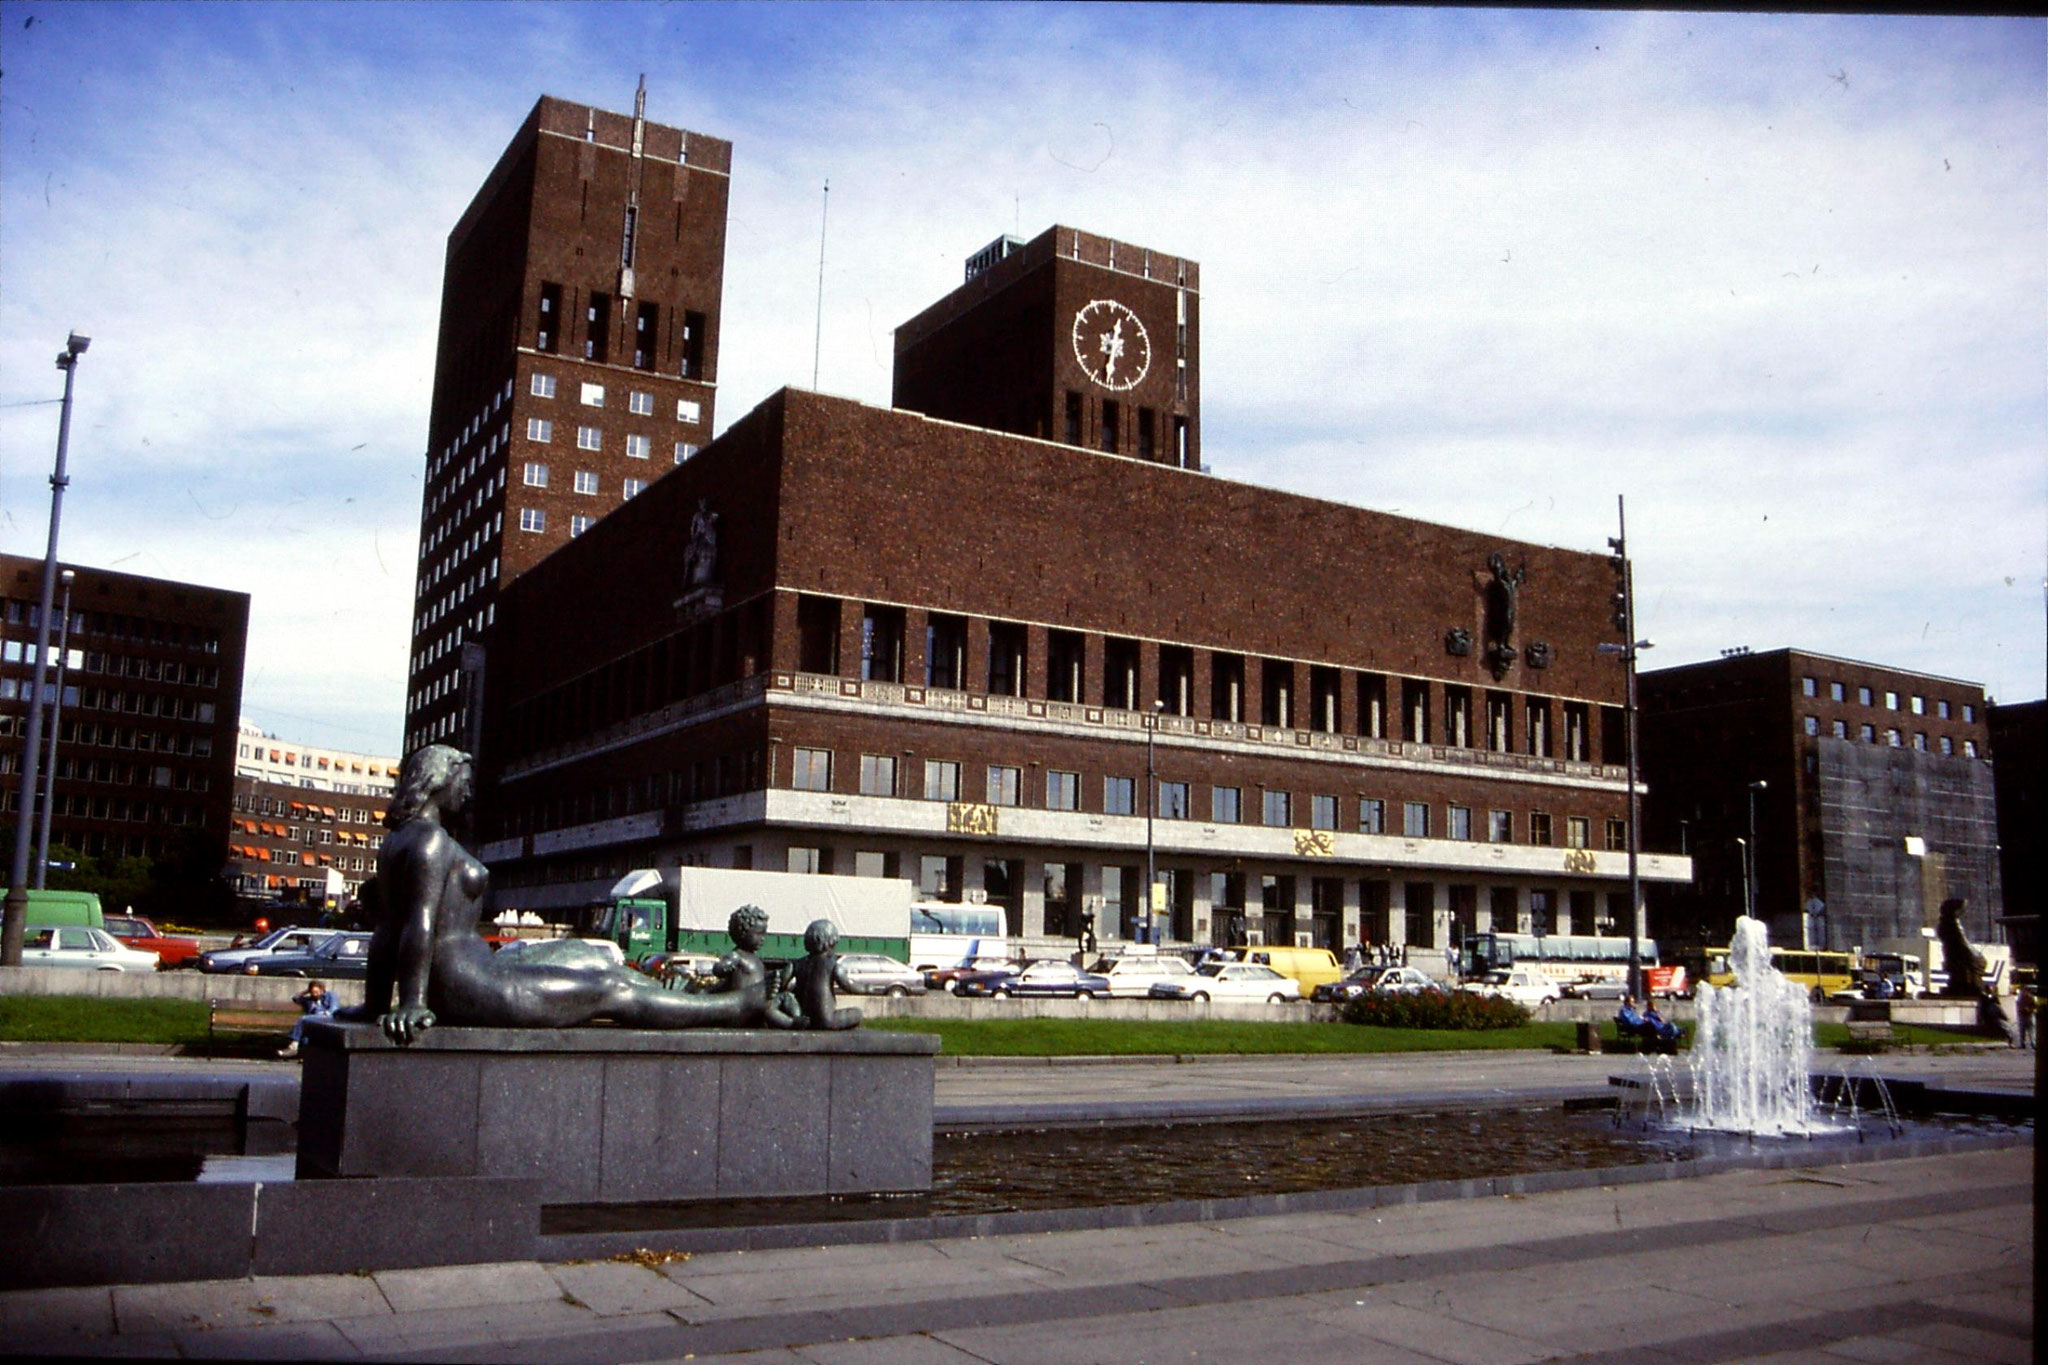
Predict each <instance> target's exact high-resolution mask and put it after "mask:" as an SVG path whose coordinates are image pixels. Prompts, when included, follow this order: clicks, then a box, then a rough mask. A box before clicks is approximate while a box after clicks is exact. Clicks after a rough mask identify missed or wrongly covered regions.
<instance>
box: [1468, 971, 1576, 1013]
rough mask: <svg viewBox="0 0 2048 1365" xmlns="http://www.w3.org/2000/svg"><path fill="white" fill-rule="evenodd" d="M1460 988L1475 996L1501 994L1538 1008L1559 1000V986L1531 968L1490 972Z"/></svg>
mask: <svg viewBox="0 0 2048 1365" xmlns="http://www.w3.org/2000/svg"><path fill="white" fill-rule="evenodd" d="M1458 989H1460V990H1462V991H1468V992H1470V993H1471V994H1473V995H1498V996H1502V997H1505V998H1506V999H1509V1000H1512V1001H1514V1002H1515V1003H1516V1004H1517V1005H1527V1006H1528V1007H1529V1008H1530V1009H1535V1008H1536V1007H1538V1006H1539V1005H1547V1004H1549V1003H1550V1002H1551V1001H1553V1000H1555V999H1557V998H1558V990H1557V983H1556V982H1555V981H1552V980H1551V979H1550V978H1549V977H1547V976H1545V975H1544V974H1543V973H1541V972H1539V971H1536V970H1535V969H1534V968H1530V967H1507V968H1501V969H1497V970H1495V971H1490V972H1488V973H1487V974H1486V975H1485V976H1483V977H1481V978H1479V980H1477V981H1467V982H1466V983H1465V984H1464V985H1463V986H1460V987H1459V988H1458Z"/></svg>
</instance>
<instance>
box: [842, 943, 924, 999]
mask: <svg viewBox="0 0 2048 1365" xmlns="http://www.w3.org/2000/svg"><path fill="white" fill-rule="evenodd" d="M839 978H840V980H841V981H842V982H843V983H844V984H845V987H846V989H847V990H848V991H849V992H851V993H852V994H854V995H923V994H924V992H925V984H924V973H923V972H920V971H917V970H915V969H913V968H911V967H908V966H905V965H904V964H903V963H901V962H898V961H897V960H896V959H895V958H893V957H888V956H886V955H884V954H882V953H846V954H843V955H842V956H841V957H840V959H839Z"/></svg>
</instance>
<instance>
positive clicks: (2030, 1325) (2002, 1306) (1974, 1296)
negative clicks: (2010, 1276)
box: [1927, 1267, 2035, 1336]
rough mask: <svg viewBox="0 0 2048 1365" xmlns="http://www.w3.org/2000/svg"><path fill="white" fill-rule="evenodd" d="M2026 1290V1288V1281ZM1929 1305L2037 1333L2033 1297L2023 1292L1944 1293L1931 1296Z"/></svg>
mask: <svg viewBox="0 0 2048 1365" xmlns="http://www.w3.org/2000/svg"><path fill="white" fill-rule="evenodd" d="M2015 1268H2019V1267H2015ZM2019 1287H2020V1288H2021V1290H2022V1291H2024V1290H2025V1289H2026V1287H2027V1286H2026V1284H2025V1283H2024V1282H2023V1283H2022V1284H2021V1285H2020V1286H2019ZM1927 1302H1929V1303H1932V1304H1934V1305H1936V1306H1937V1307H1941V1308H1953V1309H1957V1310H1959V1311H1961V1312H1965V1313H1972V1314H1976V1315H1979V1316H1982V1317H1987V1318H1994V1319H1998V1320H1999V1321H2002V1322H2004V1323H2006V1324H2007V1325H2008V1326H2010V1327H2011V1328H2012V1329H2013V1330H2014V1331H2015V1332H2019V1333H2023V1334H2025V1335H2028V1336H2032V1335H2033V1331H2034V1317H2035V1314H2034V1299H2033V1295H2032V1294H2030V1293H2026V1292H2021V1293H2020V1294H2018V1295H2015V1294H2013V1293H2011V1292H2010V1291H2009V1290H2007V1291H1999V1290H1995V1289H1982V1288H1980V1289H1973V1290H1970V1291H1967V1292H1965V1293H1961V1294H1942V1295H1938V1296H1933V1297H1930V1298H1929V1299H1928V1300H1927Z"/></svg>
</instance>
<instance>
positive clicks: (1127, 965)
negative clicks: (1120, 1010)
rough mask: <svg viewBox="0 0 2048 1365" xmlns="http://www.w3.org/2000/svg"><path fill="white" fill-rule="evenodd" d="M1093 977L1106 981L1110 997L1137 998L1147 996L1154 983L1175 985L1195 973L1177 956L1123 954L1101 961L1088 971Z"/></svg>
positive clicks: (1185, 960) (1186, 962)
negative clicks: (1172, 983)
mask: <svg viewBox="0 0 2048 1365" xmlns="http://www.w3.org/2000/svg"><path fill="white" fill-rule="evenodd" d="M1088 970H1089V971H1091V972H1093V973H1095V974H1096V975H1097V976H1102V977H1107V978H1109V993H1110V995H1111V996H1137V997H1139V998H1141V999H1142V998H1143V997H1144V996H1146V995H1149V994H1151V991H1152V983H1153V982H1155V981H1179V980H1182V979H1184V978H1186V977H1189V976H1193V975H1194V972H1195V969H1194V968H1193V967H1190V966H1189V965H1188V960H1187V959H1186V958H1184V957H1182V956H1180V954H1178V953H1125V954H1123V955H1121V956H1119V957H1105V958H1102V959H1099V960H1098V961H1097V962H1096V964H1095V965H1094V966H1092V967H1090V968H1089V969H1088Z"/></svg>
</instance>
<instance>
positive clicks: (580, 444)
mask: <svg viewBox="0 0 2048 1365" xmlns="http://www.w3.org/2000/svg"><path fill="white" fill-rule="evenodd" d="M526 439H527V440H529V441H532V442H534V443H535V444H536V445H549V444H552V443H553V441H554V439H555V424H554V422H553V421H552V420H551V419H549V418H546V417H529V418H527V419H526ZM576 448H577V449H578V450H589V451H602V450H603V449H604V429H603V428H601V427H586V426H579V427H577V428H576ZM674 451H675V463H677V464H681V463H682V462H683V461H685V460H687V459H689V458H690V457H691V456H692V455H695V454H696V453H697V443H696V442H694V441H677V442H676V443H675V446H674ZM653 456H654V438H653V437H652V436H644V435H641V434H640V433H638V432H634V433H630V434H628V435H627V437H626V457H627V458H628V459H632V460H646V459H652V458H653Z"/></svg>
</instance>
